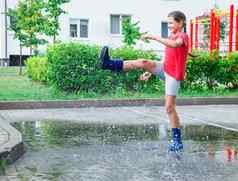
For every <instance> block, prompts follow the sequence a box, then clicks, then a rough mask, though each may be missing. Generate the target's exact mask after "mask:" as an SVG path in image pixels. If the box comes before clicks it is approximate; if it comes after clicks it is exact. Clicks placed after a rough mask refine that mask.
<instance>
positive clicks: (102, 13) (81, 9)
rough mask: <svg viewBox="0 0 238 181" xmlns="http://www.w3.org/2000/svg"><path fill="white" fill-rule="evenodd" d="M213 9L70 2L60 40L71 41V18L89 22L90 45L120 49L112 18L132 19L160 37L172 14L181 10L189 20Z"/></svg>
mask: <svg viewBox="0 0 238 181" xmlns="http://www.w3.org/2000/svg"><path fill="white" fill-rule="evenodd" d="M76 7H77V8H76ZM211 7H212V3H211V1H208V0H200V1H191V0H180V1H165V0H150V1H146V0H120V1H118V0H101V1H95V0H87V1H84V2H83V3H80V1H78V0H71V2H70V3H69V4H68V5H67V6H65V10H66V11H67V12H68V14H67V16H64V17H62V24H63V26H62V31H61V37H63V39H64V40H68V41H69V40H70V38H69V33H68V32H69V21H68V20H69V18H86V19H89V40H88V41H89V42H94V43H97V44H100V45H104V44H107V45H109V46H112V47H117V46H121V45H122V41H121V40H122V37H121V36H118V35H116V36H115V35H111V34H110V14H129V15H132V20H133V21H134V22H136V21H140V27H141V31H149V33H151V34H158V35H160V34H161V21H166V17H167V14H168V13H169V12H171V11H174V10H181V11H183V12H184V13H185V14H186V15H187V17H188V19H189V17H194V16H197V15H200V14H202V13H203V12H204V11H206V10H209V9H210V8H211ZM80 41H85V40H80ZM137 47H140V48H146V49H156V50H163V46H162V45H160V44H158V43H151V44H145V43H143V42H140V41H139V42H138V44H137Z"/></svg>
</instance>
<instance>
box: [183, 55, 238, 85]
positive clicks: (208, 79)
mask: <svg viewBox="0 0 238 181" xmlns="http://www.w3.org/2000/svg"><path fill="white" fill-rule="evenodd" d="M195 54H197V55H198V57H196V58H190V59H189V60H188V63H187V76H186V81H185V83H184V86H185V87H187V88H203V87H207V88H208V89H214V88H216V87H217V86H219V85H221V84H222V85H225V86H226V87H227V88H230V87H232V88H237V84H238V81H237V80H238V79H237V78H238V52H234V53H232V54H229V55H228V56H226V57H223V58H222V57H220V56H218V55H217V54H216V52H215V53H214V55H213V56H212V57H211V56H210V54H209V53H208V52H196V53H195Z"/></svg>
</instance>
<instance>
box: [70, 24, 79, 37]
mask: <svg viewBox="0 0 238 181" xmlns="http://www.w3.org/2000/svg"><path fill="white" fill-rule="evenodd" d="M70 37H72V38H77V37H78V25H77V24H70Z"/></svg>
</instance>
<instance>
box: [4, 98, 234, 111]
mask: <svg viewBox="0 0 238 181" xmlns="http://www.w3.org/2000/svg"><path fill="white" fill-rule="evenodd" d="M164 104H165V100H164V99H118V100H100V99H97V100H76V101H74V100H73V101H72V100H71V101H14V102H10V101H7V102H0V110H11V109H53V108H55V109H56V108H83V107H112V106H118V107H120V106H164ZM176 104H177V105H178V106H185V105H227V104H238V97H195V98H178V99H177V100H176Z"/></svg>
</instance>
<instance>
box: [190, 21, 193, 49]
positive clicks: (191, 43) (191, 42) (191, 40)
mask: <svg viewBox="0 0 238 181" xmlns="http://www.w3.org/2000/svg"><path fill="white" fill-rule="evenodd" d="M192 50H193V20H190V52H192Z"/></svg>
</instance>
